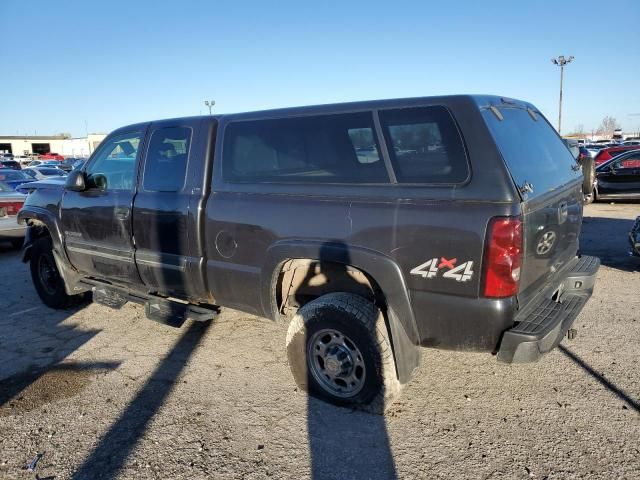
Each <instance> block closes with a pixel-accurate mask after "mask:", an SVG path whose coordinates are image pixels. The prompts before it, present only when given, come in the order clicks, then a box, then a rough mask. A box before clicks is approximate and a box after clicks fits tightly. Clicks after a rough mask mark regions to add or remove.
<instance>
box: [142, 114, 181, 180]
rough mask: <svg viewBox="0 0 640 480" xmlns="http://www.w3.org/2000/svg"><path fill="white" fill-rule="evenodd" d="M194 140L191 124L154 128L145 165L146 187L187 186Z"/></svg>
mask: <svg viewBox="0 0 640 480" xmlns="http://www.w3.org/2000/svg"><path fill="white" fill-rule="evenodd" d="M190 144H191V129H190V128H188V127H170V128H160V129H158V130H156V131H155V132H153V135H151V140H150V142H149V149H148V151H147V159H146V162H145V167H144V181H143V185H144V189H145V190H149V191H159V192H176V191H178V190H181V189H182V187H183V186H184V180H185V174H186V172H187V160H188V158H189V146H190Z"/></svg>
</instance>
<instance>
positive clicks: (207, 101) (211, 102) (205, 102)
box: [204, 100, 216, 115]
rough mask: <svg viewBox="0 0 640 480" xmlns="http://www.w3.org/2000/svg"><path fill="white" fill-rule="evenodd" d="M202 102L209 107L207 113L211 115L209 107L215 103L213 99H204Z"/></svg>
mask: <svg viewBox="0 0 640 480" xmlns="http://www.w3.org/2000/svg"><path fill="white" fill-rule="evenodd" d="M204 104H205V105H206V106H207V107H209V115H211V109H212V108H213V106H214V105H215V104H216V101H215V100H205V101H204Z"/></svg>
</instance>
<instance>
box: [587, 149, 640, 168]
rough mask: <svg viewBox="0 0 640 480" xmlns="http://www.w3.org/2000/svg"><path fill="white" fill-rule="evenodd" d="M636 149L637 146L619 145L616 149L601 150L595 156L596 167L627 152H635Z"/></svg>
mask: <svg viewBox="0 0 640 480" xmlns="http://www.w3.org/2000/svg"><path fill="white" fill-rule="evenodd" d="M637 149H638V146H637V145H627V146H624V145H619V146H617V147H609V148H603V149H602V150H600V151H599V152H598V154H597V155H596V156H595V162H596V166H598V165H601V164H603V163H604V162H606V161H607V160H609V159H611V158H613V157H615V156H617V155H620V154H621V153H624V152H628V151H629V150H637Z"/></svg>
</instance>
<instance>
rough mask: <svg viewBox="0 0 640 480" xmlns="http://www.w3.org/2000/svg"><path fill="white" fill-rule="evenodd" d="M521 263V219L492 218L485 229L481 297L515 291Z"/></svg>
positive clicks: (497, 295)
mask: <svg viewBox="0 0 640 480" xmlns="http://www.w3.org/2000/svg"><path fill="white" fill-rule="evenodd" d="M521 264H522V222H521V221H520V218H518V217H494V218H492V219H491V221H490V222H489V228H488V229H487V243H486V247H485V252H484V296H485V297H490V298H504V297H511V296H512V295H515V294H516V293H518V285H519V283H520V266H521Z"/></svg>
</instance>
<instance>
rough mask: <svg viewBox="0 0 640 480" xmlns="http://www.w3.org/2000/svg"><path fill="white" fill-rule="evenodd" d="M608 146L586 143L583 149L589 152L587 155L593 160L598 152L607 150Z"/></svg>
mask: <svg viewBox="0 0 640 480" xmlns="http://www.w3.org/2000/svg"><path fill="white" fill-rule="evenodd" d="M607 146H608V145H600V144H596V143H587V144H586V145H585V146H584V147H585V148H586V149H587V150H589V153H591V155H592V156H593V157H594V158H595V156H596V155H597V154H598V152H599V151H600V150H602V149H603V148H607Z"/></svg>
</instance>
